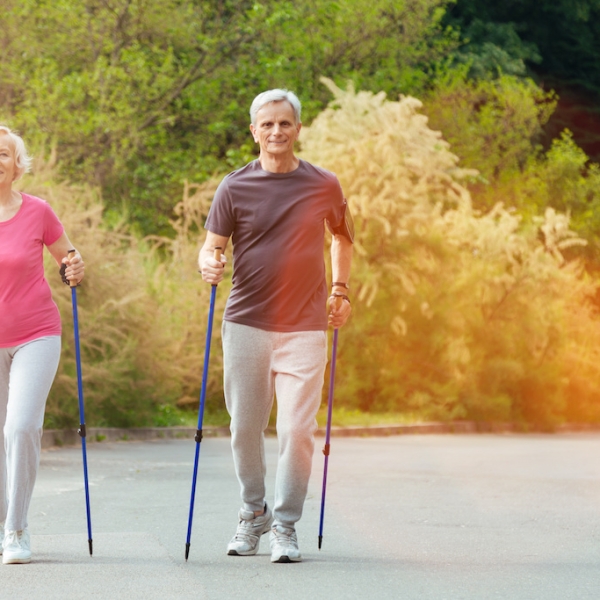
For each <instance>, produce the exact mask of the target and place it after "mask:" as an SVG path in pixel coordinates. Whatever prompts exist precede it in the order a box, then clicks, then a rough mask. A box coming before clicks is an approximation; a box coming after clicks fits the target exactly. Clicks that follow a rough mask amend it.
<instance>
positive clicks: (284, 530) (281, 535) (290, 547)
mask: <svg viewBox="0 0 600 600" xmlns="http://www.w3.org/2000/svg"><path fill="white" fill-rule="evenodd" d="M270 537H271V539H270V542H271V562H273V563H289V562H300V561H301V560H302V555H301V554H300V550H299V549H298V538H297V537H296V532H295V530H294V529H291V528H290V527H284V526H283V525H275V527H273V529H271V536H270Z"/></svg>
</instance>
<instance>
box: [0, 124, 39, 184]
mask: <svg viewBox="0 0 600 600" xmlns="http://www.w3.org/2000/svg"><path fill="white" fill-rule="evenodd" d="M0 134H5V135H7V136H8V137H9V138H10V139H11V140H12V143H13V146H14V152H15V169H16V175H17V176H16V177H15V181H16V180H17V179H21V177H23V175H24V174H25V173H27V171H29V169H30V168H31V162H32V159H31V156H29V154H27V148H25V142H24V141H23V138H22V137H21V136H20V135H18V134H16V133H15V132H14V131H12V130H11V129H10V128H9V127H6V125H0Z"/></svg>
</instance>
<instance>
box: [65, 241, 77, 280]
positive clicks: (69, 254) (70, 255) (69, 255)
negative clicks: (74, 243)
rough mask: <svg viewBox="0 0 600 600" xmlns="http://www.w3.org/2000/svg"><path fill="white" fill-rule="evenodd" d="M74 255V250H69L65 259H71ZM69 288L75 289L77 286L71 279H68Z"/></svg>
mask: <svg viewBox="0 0 600 600" xmlns="http://www.w3.org/2000/svg"><path fill="white" fill-rule="evenodd" d="M74 254H75V250H74V249H72V250H69V251H68V252H67V257H68V258H71V257H72V256H74ZM69 287H72V288H74V287H77V284H76V283H75V282H74V281H73V280H72V279H69Z"/></svg>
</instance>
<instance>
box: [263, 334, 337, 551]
mask: <svg viewBox="0 0 600 600" xmlns="http://www.w3.org/2000/svg"><path fill="white" fill-rule="evenodd" d="M279 336H281V337H280V339H281V340H282V343H281V344H278V346H277V348H276V350H275V353H274V356H275V359H274V367H275V372H276V375H275V393H276V396H277V437H278V440H279V460H278V464H277V479H276V483H275V503H274V507H273V514H274V523H273V533H272V535H271V541H272V543H271V547H272V550H273V552H272V556H271V560H272V561H273V562H290V561H297V560H300V552H299V551H298V547H297V540H296V533H295V525H296V522H297V521H299V520H300V517H301V516H302V509H303V506H304V500H305V498H306V492H307V490H308V481H309V478H310V471H311V467H312V456H313V450H314V433H315V431H316V429H317V421H316V414H317V411H318V410H319V406H320V404H321V393H322V390H323V376H324V373H325V365H326V361H327V334H326V333H325V332H324V331H304V332H298V333H285V334H279ZM290 544H291V546H290Z"/></svg>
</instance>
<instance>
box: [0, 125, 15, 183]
mask: <svg viewBox="0 0 600 600" xmlns="http://www.w3.org/2000/svg"><path fill="white" fill-rule="evenodd" d="M16 176H17V166H16V164H15V148H14V144H13V141H12V140H11V139H10V136H8V135H7V134H6V133H2V132H0V185H1V186H11V185H12V183H13V181H14V180H15V178H16Z"/></svg>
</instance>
